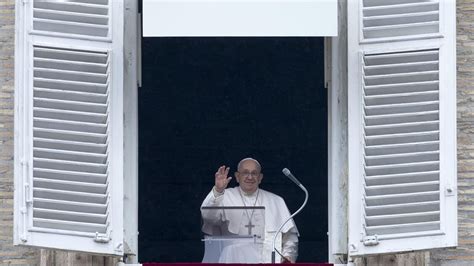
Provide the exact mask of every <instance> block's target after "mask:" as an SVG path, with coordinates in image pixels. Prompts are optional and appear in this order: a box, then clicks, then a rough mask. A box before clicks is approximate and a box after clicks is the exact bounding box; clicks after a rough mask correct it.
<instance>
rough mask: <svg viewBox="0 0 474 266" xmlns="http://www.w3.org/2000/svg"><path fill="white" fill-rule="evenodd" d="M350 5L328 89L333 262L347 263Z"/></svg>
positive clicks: (336, 40)
mask: <svg viewBox="0 0 474 266" xmlns="http://www.w3.org/2000/svg"><path fill="white" fill-rule="evenodd" d="M346 5H347V1H345V0H342V1H338V12H339V13H338V25H339V28H338V35H337V37H333V38H331V47H330V50H329V51H328V52H329V53H330V54H331V56H330V59H331V60H330V69H331V74H330V78H329V80H330V81H331V82H330V83H329V86H328V116H329V117H328V130H329V132H328V158H329V160H328V179H329V180H328V189H329V192H328V195H329V199H328V205H329V206H328V208H329V211H328V215H329V217H328V218H329V221H328V225H329V236H328V239H329V243H328V244H329V248H328V250H329V256H328V257H329V262H332V263H345V262H346V261H347V258H346V254H347V253H348V250H347V214H348V212H347V211H348V209H347V208H348V202H347V200H348V199H347V181H348V179H347V178H348V164H347V162H348V160H347V158H348V157H347V156H348V153H347V152H348V150H347V148H348V143H347V141H348V135H347V133H348V131H347V123H348V121H347V118H348V114H347V99H348V98H347V97H348V96H347V93H348V91H347V6H346Z"/></svg>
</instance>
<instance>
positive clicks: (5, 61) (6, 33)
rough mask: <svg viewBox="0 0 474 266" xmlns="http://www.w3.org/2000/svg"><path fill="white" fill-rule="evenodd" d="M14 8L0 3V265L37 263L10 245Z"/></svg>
mask: <svg viewBox="0 0 474 266" xmlns="http://www.w3.org/2000/svg"><path fill="white" fill-rule="evenodd" d="M14 7H15V0H0V265H21V264H23V265H24V264H38V262H39V251H38V250H36V249H29V248H19V247H14V246H13V87H14V80H13V69H14V66H13V65H14V61H13V55H14V47H15V37H14V36H15V34H14V25H15V9H14Z"/></svg>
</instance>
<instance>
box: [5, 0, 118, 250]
mask: <svg viewBox="0 0 474 266" xmlns="http://www.w3.org/2000/svg"><path fill="white" fill-rule="evenodd" d="M16 10H17V12H18V16H17V24H16V25H17V27H18V29H19V30H18V31H17V36H16V41H17V49H16V54H15V56H16V65H15V80H16V85H15V104H16V107H15V111H16V114H15V234H14V242H15V244H18V245H29V246H37V247H45V248H57V249H63V250H75V251H83V252H92V253H99V254H114V255H123V4H122V1H121V0H120V1H119V0H113V1H112V0H69V1H43V0H34V1H17V5H16ZM112 20H113V23H111V22H112Z"/></svg>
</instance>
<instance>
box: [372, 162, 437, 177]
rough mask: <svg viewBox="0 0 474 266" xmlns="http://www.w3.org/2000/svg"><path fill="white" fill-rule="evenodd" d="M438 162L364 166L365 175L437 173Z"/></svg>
mask: <svg viewBox="0 0 474 266" xmlns="http://www.w3.org/2000/svg"><path fill="white" fill-rule="evenodd" d="M438 170H439V162H438V161H433V162H416V163H403V164H392V165H382V166H379V165H376V166H366V167H365V173H366V175H367V176H373V175H394V174H403V173H416V172H427V171H438Z"/></svg>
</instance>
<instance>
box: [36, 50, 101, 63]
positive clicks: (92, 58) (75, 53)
mask: <svg viewBox="0 0 474 266" xmlns="http://www.w3.org/2000/svg"><path fill="white" fill-rule="evenodd" d="M33 53H34V58H35V59H37V58H46V59H57V60H65V61H72V62H74V63H78V62H86V63H96V64H105V63H107V62H108V59H107V58H108V57H107V53H103V52H92V51H83V50H73V49H59V48H51V47H44V46H36V47H35V48H34V52H33Z"/></svg>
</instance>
